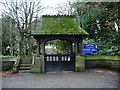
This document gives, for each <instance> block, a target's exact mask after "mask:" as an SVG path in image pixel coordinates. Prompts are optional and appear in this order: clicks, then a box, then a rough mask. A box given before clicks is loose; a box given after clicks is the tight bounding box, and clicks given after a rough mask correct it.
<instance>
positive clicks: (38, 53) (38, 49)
mask: <svg viewBox="0 0 120 90" xmlns="http://www.w3.org/2000/svg"><path fill="white" fill-rule="evenodd" d="M37 56H40V42H37Z"/></svg>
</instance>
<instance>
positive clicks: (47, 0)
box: [0, 0, 75, 15]
mask: <svg viewBox="0 0 120 90" xmlns="http://www.w3.org/2000/svg"><path fill="white" fill-rule="evenodd" d="M3 1H4V0H0V2H3ZM6 1H7V2H11V1H12V2H14V1H16V0H6ZM23 1H25V0H23ZM41 1H42V4H43V5H45V6H47V9H45V10H44V12H43V15H54V14H57V10H55V8H56V7H57V6H58V4H61V3H66V2H67V1H68V0H41ZM70 1H75V0H70ZM0 7H1V5H0ZM1 13H2V12H1V11H0V15H1Z"/></svg>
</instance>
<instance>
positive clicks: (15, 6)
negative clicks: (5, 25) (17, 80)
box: [1, 0, 44, 57]
mask: <svg viewBox="0 0 120 90" xmlns="http://www.w3.org/2000/svg"><path fill="white" fill-rule="evenodd" d="M1 3H2V5H3V6H4V8H2V10H3V13H4V14H6V15H7V16H10V17H11V18H13V19H14V20H15V25H16V28H17V32H18V34H19V41H18V42H19V50H20V52H19V55H20V56H21V57H22V56H23V46H24V40H25V39H26V38H27V40H30V38H31V37H30V34H31V32H32V30H33V29H35V28H33V27H36V24H33V22H34V21H38V18H39V15H40V14H41V13H42V11H43V9H44V7H43V5H42V4H41V1H40V0H39V1H36V0H25V1H22V0H16V1H15V2H8V1H5V2H1ZM26 44H27V45H29V47H31V44H30V43H29V41H27V43H26Z"/></svg>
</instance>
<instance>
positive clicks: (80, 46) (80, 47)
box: [79, 42, 82, 55]
mask: <svg viewBox="0 0 120 90" xmlns="http://www.w3.org/2000/svg"><path fill="white" fill-rule="evenodd" d="M79 49H80V55H82V42H80V45H79Z"/></svg>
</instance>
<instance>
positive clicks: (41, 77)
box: [2, 69, 118, 88]
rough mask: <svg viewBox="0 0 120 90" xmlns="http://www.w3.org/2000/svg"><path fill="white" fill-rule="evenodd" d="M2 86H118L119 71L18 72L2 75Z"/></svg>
mask: <svg viewBox="0 0 120 90" xmlns="http://www.w3.org/2000/svg"><path fill="white" fill-rule="evenodd" d="M102 72H104V73H102ZM110 72H111V73H110ZM112 73H113V74H112ZM2 88H118V73H117V72H115V71H110V70H105V69H90V70H86V71H85V72H59V73H43V74H41V73H16V74H11V75H7V76H3V77H2Z"/></svg>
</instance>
